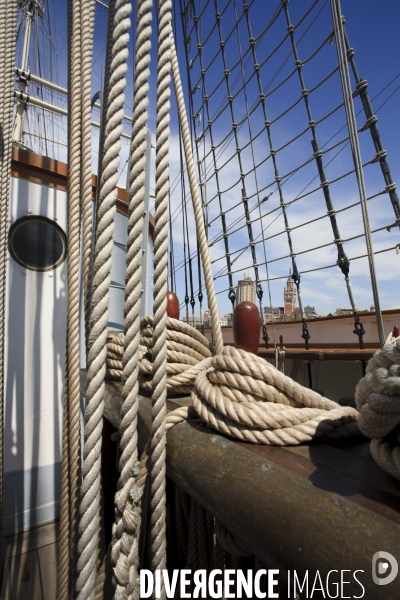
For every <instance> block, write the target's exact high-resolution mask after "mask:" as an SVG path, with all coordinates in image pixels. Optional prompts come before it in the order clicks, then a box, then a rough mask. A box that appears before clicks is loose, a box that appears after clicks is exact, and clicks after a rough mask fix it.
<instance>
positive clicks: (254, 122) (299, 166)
mask: <svg viewBox="0 0 400 600" xmlns="http://www.w3.org/2000/svg"><path fill="white" fill-rule="evenodd" d="M180 9H181V22H182V31H183V33H182V37H183V44H184V47H185V53H186V69H187V75H188V104H189V110H190V117H191V128H192V137H193V142H194V151H195V155H196V159H197V166H198V173H197V175H198V180H199V187H200V193H201V196H202V204H203V213H204V218H205V222H206V227H207V229H208V244H209V248H210V256H211V262H212V264H213V265H215V270H214V281H215V286H216V290H217V291H216V293H217V294H225V293H227V295H228V298H229V299H230V300H231V302H232V306H234V304H235V301H236V295H237V292H236V289H237V288H236V278H237V277H238V274H239V273H243V272H245V273H247V275H249V274H251V275H252V277H253V280H254V285H255V288H256V293H257V297H258V301H259V303H260V310H261V314H262V315H263V314H264V312H263V306H262V304H263V300H262V299H263V288H264V287H265V284H267V286H268V291H269V294H270V295H271V288H272V296H273V297H274V298H277V297H278V298H279V300H275V302H276V303H277V304H279V303H281V302H282V301H281V300H280V298H281V295H282V288H281V287H278V285H277V284H275V285H274V282H278V281H279V280H280V279H283V278H285V277H286V278H287V274H288V272H289V270H291V277H292V279H293V281H294V283H295V285H296V288H297V298H298V302H299V309H300V315H301V318H302V319H303V337H304V339H305V342H306V345H307V344H308V337H309V333H308V330H307V324H306V322H305V321H304V317H305V311H304V302H303V293H302V291H301V286H300V279H301V275H302V274H303V273H304V274H305V273H307V274H308V276H307V280H306V282H307V283H306V285H307V290H308V295H307V303H308V304H312V303H313V304H315V301H314V302H313V298H312V297H310V292H309V289H310V286H311V287H312V288H313V289H315V290H317V289H318V290H320V289H321V286H323V285H324V284H325V283H326V277H331V278H332V277H334V278H335V277H336V275H335V274H334V273H332V272H331V271H329V272H328V273H326V271H325V269H330V268H332V267H333V266H338V267H339V268H340V271H341V273H342V274H343V276H344V279H345V282H344V283H345V287H344V288H343V289H346V290H347V296H348V302H349V304H350V306H351V309H352V311H353V314H354V317H355V328H356V331H357V334H358V336H359V344H360V347H361V348H363V333H364V331H363V327H362V324H361V322H360V319H359V315H358V309H359V308H362V307H360V306H358V305H357V299H356V295H355V293H354V291H353V286H352V284H351V280H350V265H351V263H352V260H358V259H360V258H365V257H366V258H368V256H370V255H371V252H372V253H373V248H372V249H371V248H370V249H369V250H367V248H366V246H365V243H364V241H365V239H366V238H365V236H366V234H365V232H364V230H363V227H362V224H363V221H362V217H361V211H360V207H361V206H362V203H361V201H359V200H357V196H358V187H357V173H356V169H354V168H352V164H353V159H352V152H351V149H350V138H349V136H347V137H344V136H343V131H342V130H343V129H344V128H345V123H346V114H345V102H344V101H343V95H342V91H341V85H340V73H339V71H340V65H339V64H338V59H337V56H336V52H335V46H334V44H333V42H334V40H335V33H334V27H333V25H332V20H331V16H330V11H329V3H327V2H322V0H321V1H319V0H317V1H314V2H309V3H307V5H306V6H305V4H304V3H301V6H300V5H298V4H297V3H294V4H293V6H292V5H290V6H289V3H288V2H285V1H282V2H277V3H276V4H275V5H269V6H268V7H265V6H263V7H262V9H261V8H260V6H259V5H258V3H255V2H251V3H245V2H244V3H242V2H239V1H238V0H232V1H230V2H218V0H214V1H213V2H208V3H206V4H205V5H198V4H197V3H196V2H190V3H187V2H183V1H181V2H180ZM260 10H261V11H262V15H261V14H260ZM343 28H344V24H343ZM344 35H345V40H346V48H347V59H348V60H349V61H350V67H351V69H352V72H353V76H354V80H353V90H352V91H353V92H354V94H353V95H354V97H355V98H354V101H355V103H356V107H355V108H356V110H357V111H358V112H357V114H361V115H365V118H366V120H364V121H363V120H362V118H363V117H361V121H360V124H359V125H358V130H359V134H360V137H361V140H360V143H361V150H362V152H363V156H367V157H368V160H367V161H365V162H364V164H363V168H364V171H365V179H366V182H367V184H368V186H369V187H370V194H369V196H368V197H367V200H368V205H369V210H370V220H371V227H370V228H371V230H372V235H373V240H374V247H375V249H376V251H377V253H380V254H382V253H384V252H393V250H394V249H395V247H394V246H393V243H392V241H393V240H392V239H390V237H389V236H390V232H388V231H387V228H388V227H389V228H390V227H393V226H394V225H396V224H398V218H399V206H400V205H399V200H398V197H397V193H396V186H395V184H394V183H393V181H392V179H391V175H390V169H389V166H388V163H387V160H386V153H385V151H384V149H383V147H382V144H381V140H380V137H379V133H377V130H376V127H377V123H376V121H377V117H376V115H374V112H373V109H372V105H371V101H370V99H369V97H368V92H367V82H366V81H365V80H363V79H360V76H359V75H358V72H357V68H356V65H355V59H354V50H353V49H352V48H351V47H350V43H349V41H348V39H347V36H346V34H345V32H344ZM296 74H297V75H296ZM368 131H369V132H370V134H371V135H369V133H368ZM293 132H294V133H293ZM341 132H342V133H341ZM340 134H341V135H340ZM339 136H340V137H339ZM338 137H339V139H338ZM319 140H323V142H322V143H321V142H320V141H319ZM335 159H336V160H335ZM289 165H290V167H289V168H288V166H289ZM346 166H347V168H346ZM349 167H350V169H349ZM379 170H380V171H381V173H382V175H383V178H384V184H383V185H382V183H379V181H382V179H381V176H380V174H379ZM317 181H318V182H319V183H318V184H317V185H316V182H317ZM377 182H378V183H377ZM378 186H379V187H378ZM310 188H312V189H310ZM173 191H174V182H173V183H172V185H171V194H173ZM375 198H377V199H379V202H380V204H378V203H377V202H374V199H375ZM386 198H387V200H386ZM382 202H386V204H385V206H386V210H381V209H382ZM392 211H393V212H394V218H393V217H392V216H391V214H393V212H392ZM305 214H306V215H307V217H308V218H307V219H305V218H304V215H305ZM178 215H179V209H178V208H176V210H175V215H174V218H175V219H176V218H178ZM316 221H318V225H317V227H318V231H317V232H316V231H315V227H316V226H315V222H316ZM388 233H389V234H388ZM392 237H393V236H392ZM285 238H286V239H285ZM315 242H317V243H315ZM318 242H319V243H318ZM367 246H368V240H367ZM362 249H364V252H362ZM321 250H322V251H321ZM360 250H361V251H360ZM191 258H192V259H194V258H195V252H193V253H192V256H191ZM192 262H194V261H193V260H192ZM310 262H311V263H312V264H313V268H312V269H310V268H309V264H310ZM187 263H188V261H187V260H186V257H184V259H183V261H181V262H178V261H175V263H174V267H175V276H176V273H178V272H179V271H180V269H185V270H186V268H187ZM224 263H225V264H224ZM360 268H362V269H363V268H364V266H361V265H357V267H356V266H355V267H354V269H353V270H352V273H353V275H354V276H356V277H357V270H358V269H360ZM321 271H323V272H325V273H326V275H324V276H323V277H322V276H321V275H320V274H319V272H321ZM372 296H374V297H373V298H372ZM371 303H373V304H374V305H375V304H377V300H376V297H375V295H373V294H371ZM268 310H270V311H271V312H272V306H271V307H270V308H269V309H268V308H266V311H268ZM378 312H379V311H378ZM381 342H382V340H381Z"/></svg>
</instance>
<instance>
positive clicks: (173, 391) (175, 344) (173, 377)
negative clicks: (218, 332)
mask: <svg viewBox="0 0 400 600" xmlns="http://www.w3.org/2000/svg"><path fill="white" fill-rule="evenodd" d="M153 321H154V319H153V317H152V316H146V317H143V318H142V319H141V321H140V330H141V337H140V346H139V371H140V376H139V385H140V387H141V389H143V390H146V391H147V392H151V391H152V381H153V363H152V353H153V350H152V349H153V327H152V326H153ZM123 346H124V336H123V335H122V334H119V335H116V336H115V337H110V338H109V341H108V343H107V374H106V376H107V377H108V378H110V379H115V380H120V379H121V377H122V353H123ZM211 355H212V352H211V350H210V345H209V342H208V341H207V339H206V338H205V337H204V336H203V335H201V333H199V332H198V331H197V330H196V329H194V328H193V327H191V326H190V325H187V324H186V323H184V322H183V321H178V320H177V319H172V318H170V317H168V318H167V383H166V386H167V393H168V395H169V396H177V395H180V394H190V392H191V391H192V389H193V385H194V380H195V379H196V376H197V374H198V373H199V371H200V370H203V369H204V365H203V363H202V361H204V359H207V358H210V357H211Z"/></svg>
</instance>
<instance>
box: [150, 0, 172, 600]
mask: <svg viewBox="0 0 400 600" xmlns="http://www.w3.org/2000/svg"><path fill="white" fill-rule="evenodd" d="M170 44H171V1H170V0H159V2H158V62H157V65H158V68H157V126H156V200H155V231H154V347H153V369H154V370H153V396H152V431H151V445H150V448H151V450H150V464H151V471H150V473H151V475H150V477H151V481H150V506H151V567H152V570H153V571H155V570H156V569H165V568H166V533H165V517H166V510H165V504H166V499H165V478H166V466H165V443H166V437H165V416H166V397H167V392H166V388H165V383H166V367H167V355H166V337H167V328H166V325H167V312H166V310H167V298H166V295H167V290H168V191H169V140H168V137H169V109H170V101H169V96H170V89H169V84H170V79H171V78H170V70H171V50H170ZM161 598H165V589H164V587H162V590H161Z"/></svg>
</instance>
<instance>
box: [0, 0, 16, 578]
mask: <svg viewBox="0 0 400 600" xmlns="http://www.w3.org/2000/svg"><path fill="white" fill-rule="evenodd" d="M16 16H17V3H16V2H15V0H5V1H4V0H3V2H2V3H1V6H0V64H1V68H0V71H1V75H0V87H1V88H2V89H1V90H0V202H1V204H0V585H1V581H2V575H3V560H4V557H3V475H4V462H3V460H4V456H3V455H4V402H5V386H4V381H5V373H4V356H5V328H6V319H5V310H6V289H7V288H6V283H7V250H8V245H7V238H8V210H9V198H10V177H11V156H12V123H13V121H12V116H13V104H14V97H13V87H14V86H13V83H14V65H15V47H16V41H17V34H16Z"/></svg>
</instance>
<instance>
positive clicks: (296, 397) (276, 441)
mask: <svg viewBox="0 0 400 600" xmlns="http://www.w3.org/2000/svg"><path fill="white" fill-rule="evenodd" d="M205 367H206V368H205V369H203V370H202V371H201V372H200V373H199V374H198V375H197V377H196V381H195V386H194V389H193V391H192V401H193V407H194V409H195V411H196V413H197V414H198V415H199V417H200V418H201V420H202V421H203V422H205V423H207V424H208V425H209V426H210V427H212V428H213V429H216V430H217V431H220V432H221V433H223V434H225V435H229V436H231V437H234V438H238V439H240V440H242V441H246V442H252V443H255V444H267V445H278V446H282V445H288V446H292V445H296V444H300V443H302V442H308V441H310V440H311V439H315V438H319V437H329V438H334V439H336V438H339V437H348V436H351V435H357V434H358V433H359V430H358V426H357V423H356V420H357V416H358V412H357V411H356V410H355V409H353V408H348V407H340V406H338V405H337V404H336V403H335V402H332V401H331V400H328V399H327V398H324V397H323V396H321V395H320V394H318V393H317V392H314V391H313V390H310V389H308V388H304V387H303V386H301V385H300V384H298V383H296V382H295V381H293V380H292V379H290V377H287V376H285V375H283V374H282V373H281V372H280V371H278V370H277V369H275V367H273V366H272V365H270V364H269V363H267V362H266V361H265V360H263V359H262V358H259V357H257V356H254V355H253V354H250V353H249V352H245V351H244V350H237V349H235V348H233V347H231V346H227V347H225V348H224V350H223V352H222V354H221V355H217V356H214V357H213V358H211V359H210V360H209V362H208V364H207V365H205Z"/></svg>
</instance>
